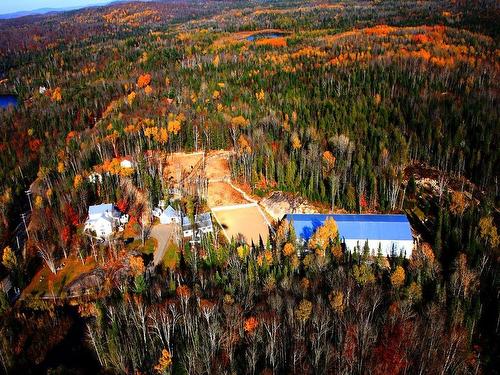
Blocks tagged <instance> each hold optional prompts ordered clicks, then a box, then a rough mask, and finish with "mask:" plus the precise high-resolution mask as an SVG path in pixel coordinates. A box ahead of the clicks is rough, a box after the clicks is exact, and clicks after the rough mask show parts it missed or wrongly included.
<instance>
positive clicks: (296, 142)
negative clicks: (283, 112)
mask: <svg viewBox="0 0 500 375" xmlns="http://www.w3.org/2000/svg"><path fill="white" fill-rule="evenodd" d="M292 147H293V149H294V150H298V149H299V148H301V147H302V143H301V142H300V138H299V136H298V135H297V134H294V135H293V136H292Z"/></svg>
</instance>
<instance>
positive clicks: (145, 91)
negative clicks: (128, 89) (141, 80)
mask: <svg viewBox="0 0 500 375" xmlns="http://www.w3.org/2000/svg"><path fill="white" fill-rule="evenodd" d="M144 93H145V94H146V95H148V96H149V95H151V94H152V93H153V88H152V87H151V85H147V86H146V87H145V88H144Z"/></svg>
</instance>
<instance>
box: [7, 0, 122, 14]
mask: <svg viewBox="0 0 500 375" xmlns="http://www.w3.org/2000/svg"><path fill="white" fill-rule="evenodd" d="M112 1H113V0H65V1H64V2H63V3H62V2H61V1H57V0H19V1H16V2H14V1H7V2H5V3H3V2H0V15H5V14H11V13H18V12H33V11H36V10H39V9H66V8H75V9H80V8H85V7H88V6H96V5H105V4H109V3H111V2H112ZM61 3H62V4H61Z"/></svg>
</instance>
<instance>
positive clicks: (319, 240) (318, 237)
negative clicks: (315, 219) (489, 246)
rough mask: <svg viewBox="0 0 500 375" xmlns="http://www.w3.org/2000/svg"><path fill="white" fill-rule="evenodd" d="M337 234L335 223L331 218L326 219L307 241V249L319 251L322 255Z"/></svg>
mask: <svg viewBox="0 0 500 375" xmlns="http://www.w3.org/2000/svg"><path fill="white" fill-rule="evenodd" d="M338 234H339V230H338V228H337V223H336V222H335V220H334V219H333V218H330V217H329V218H327V219H326V220H325V222H324V224H323V225H322V226H320V227H319V228H318V229H316V232H314V234H313V235H312V236H311V238H310V239H309V247H310V248H311V249H312V250H316V251H320V253H321V255H324V252H325V251H326V249H327V247H328V246H329V245H331V244H332V243H333V242H334V241H335V240H336V239H337V236H338Z"/></svg>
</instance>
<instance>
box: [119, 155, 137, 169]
mask: <svg viewBox="0 0 500 375" xmlns="http://www.w3.org/2000/svg"><path fill="white" fill-rule="evenodd" d="M120 167H122V168H134V162H133V160H132V158H130V157H128V156H125V157H123V158H122V160H121V161H120Z"/></svg>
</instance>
